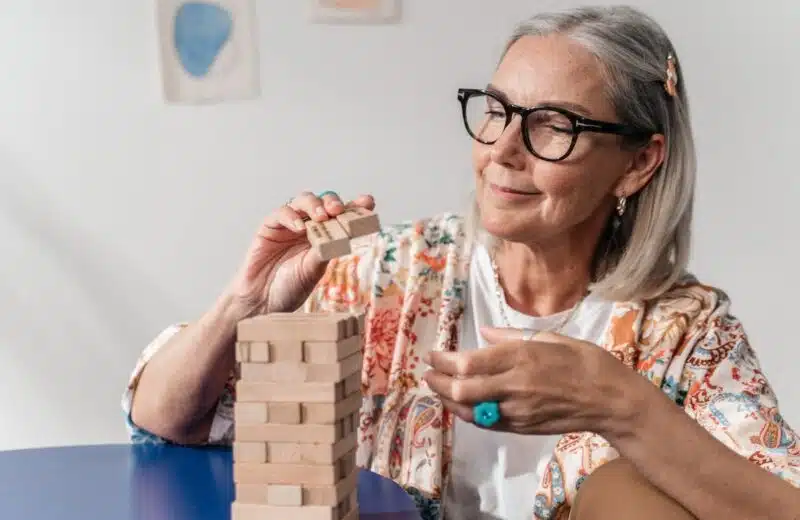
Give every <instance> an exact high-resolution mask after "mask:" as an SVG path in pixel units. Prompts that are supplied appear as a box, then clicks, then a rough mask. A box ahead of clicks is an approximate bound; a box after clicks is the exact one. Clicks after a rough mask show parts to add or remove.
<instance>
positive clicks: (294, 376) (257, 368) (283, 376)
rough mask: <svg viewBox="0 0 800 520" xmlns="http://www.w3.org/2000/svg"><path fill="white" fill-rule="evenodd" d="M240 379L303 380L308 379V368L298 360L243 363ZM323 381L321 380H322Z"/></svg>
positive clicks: (275, 381)
mask: <svg viewBox="0 0 800 520" xmlns="http://www.w3.org/2000/svg"><path fill="white" fill-rule="evenodd" d="M239 371H240V372H241V377H240V379H241V380H242V381H247V382H264V383H270V382H273V383H279V382H287V383H289V382H298V383H299V382H303V381H308V380H309V379H308V368H307V366H306V365H305V364H304V363H298V362H296V361H289V362H276V363H242V364H241V366H240V367H239ZM320 382H321V381H320Z"/></svg>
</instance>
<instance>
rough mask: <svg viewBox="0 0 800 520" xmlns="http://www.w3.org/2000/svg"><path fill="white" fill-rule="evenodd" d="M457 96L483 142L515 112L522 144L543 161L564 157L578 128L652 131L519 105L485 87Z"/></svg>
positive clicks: (631, 133)
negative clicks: (520, 130)
mask: <svg viewBox="0 0 800 520" xmlns="http://www.w3.org/2000/svg"><path fill="white" fill-rule="evenodd" d="M458 100H459V101H460V102H461V113H462V116H463V118H464V126H466V128H467V132H468V133H469V135H470V136H472V138H473V139H475V140H476V141H478V142H480V143H483V144H494V143H495V142H497V140H498V139H500V136H501V135H502V134H503V131H505V129H506V127H508V125H509V124H511V119H512V118H513V117H514V114H519V116H520V118H521V121H520V123H521V128H523V132H522V140H523V142H524V143H525V147H526V148H527V149H528V151H529V152H530V153H532V154H533V155H535V156H536V157H538V158H540V159H543V160H545V161H553V162H555V161H561V160H563V159H566V158H567V156H569V154H570V153H572V150H573V149H574V148H575V143H576V142H577V140H578V136H579V135H580V133H581V132H600V133H605V134H617V135H622V136H625V137H631V138H647V137H650V136H651V135H653V133H654V132H652V131H650V130H643V129H641V128H636V127H632V126H629V125H623V124H620V123H607V122H605V121H596V120H594V119H589V118H586V117H583V116H579V115H578V114H575V113H574V112H570V111H569V110H566V109H564V108H561V107H554V106H537V107H534V108H525V107H521V106H518V105H514V104H512V103H508V102H507V101H505V100H504V99H502V98H501V97H500V96H499V95H497V94H494V93H492V92H489V91H486V90H480V89H471V88H460V89H458Z"/></svg>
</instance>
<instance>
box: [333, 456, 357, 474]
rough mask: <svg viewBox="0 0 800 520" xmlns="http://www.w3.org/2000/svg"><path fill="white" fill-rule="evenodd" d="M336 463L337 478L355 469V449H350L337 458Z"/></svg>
mask: <svg viewBox="0 0 800 520" xmlns="http://www.w3.org/2000/svg"><path fill="white" fill-rule="evenodd" d="M337 463H338V467H337V468H336V469H337V471H338V478H339V479H343V478H346V477H347V475H349V474H350V473H352V472H353V471H354V470H355V469H356V450H352V451H350V452H349V453H347V454H345V456H344V457H342V458H341V459H339V460H338V461H337Z"/></svg>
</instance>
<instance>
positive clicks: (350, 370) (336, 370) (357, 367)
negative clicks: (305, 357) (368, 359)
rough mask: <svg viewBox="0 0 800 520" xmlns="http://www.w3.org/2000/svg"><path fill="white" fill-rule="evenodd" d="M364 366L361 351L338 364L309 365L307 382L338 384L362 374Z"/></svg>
mask: <svg viewBox="0 0 800 520" xmlns="http://www.w3.org/2000/svg"><path fill="white" fill-rule="evenodd" d="M363 365H364V356H363V355H362V354H361V352H360V351H359V352H356V353H355V354H353V355H351V356H349V357H347V358H345V359H343V360H342V361H340V362H338V363H327V364H309V365H308V366H307V372H306V379H305V380H306V381H314V382H319V383H336V382H339V381H343V380H345V379H346V378H347V377H348V376H351V375H353V374H355V373H356V372H358V373H361V368H362V367H363Z"/></svg>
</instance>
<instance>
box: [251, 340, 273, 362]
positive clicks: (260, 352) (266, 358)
mask: <svg viewBox="0 0 800 520" xmlns="http://www.w3.org/2000/svg"><path fill="white" fill-rule="evenodd" d="M249 361H250V362H251V363H269V362H270V361H271V360H270V351H269V346H268V345H267V343H266V342H264V341H253V342H251V343H250V359H249Z"/></svg>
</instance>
